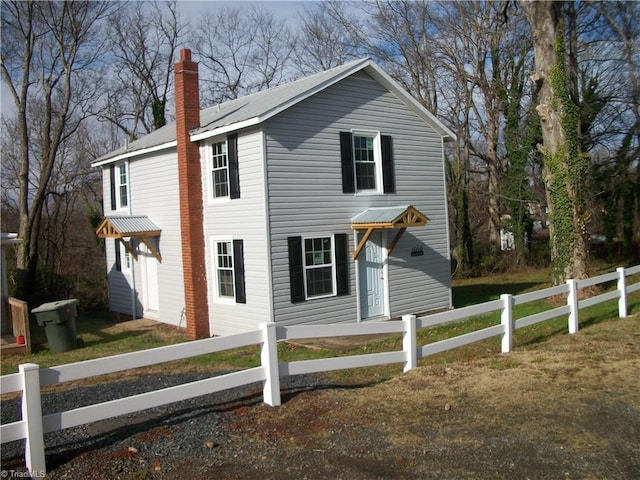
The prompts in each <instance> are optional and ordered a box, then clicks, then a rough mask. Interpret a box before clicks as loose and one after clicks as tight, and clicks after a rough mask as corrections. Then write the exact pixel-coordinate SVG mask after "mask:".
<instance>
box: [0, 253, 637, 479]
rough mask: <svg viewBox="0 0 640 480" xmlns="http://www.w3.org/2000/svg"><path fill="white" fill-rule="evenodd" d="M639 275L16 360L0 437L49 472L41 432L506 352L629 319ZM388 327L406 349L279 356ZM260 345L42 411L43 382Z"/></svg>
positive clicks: (5, 383) (5, 385)
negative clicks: (598, 315) (13, 411)
mask: <svg viewBox="0 0 640 480" xmlns="http://www.w3.org/2000/svg"><path fill="white" fill-rule="evenodd" d="M639 273H640V265H638V266H635V267H632V268H628V269H624V268H618V269H617V270H616V271H615V272H611V273H607V274H604V275H600V276H597V277H593V278H589V279H585V280H579V281H576V280H568V281H567V283H566V284H565V285H560V286H557V287H552V288H546V289H543V290H539V291H536V292H531V293H525V294H521V295H515V296H513V295H510V294H505V295H502V296H501V297H500V299H499V300H492V301H489V302H485V303H482V304H478V305H472V306H468V307H463V308H459V309H455V310H451V311H446V312H440V313H436V314H432V315H427V316H424V317H420V318H417V317H416V316H415V315H405V316H403V318H402V321H401V322H371V323H354V324H333V325H291V326H277V325H276V324H274V323H269V324H267V323H265V324H262V325H261V326H260V329H259V330H256V331H252V332H247V333H241V334H237V335H229V336H225V337H215V338H207V339H204V340H196V341H192V342H186V343H183V344H177V345H169V346H166V347H159V348H153V349H149V350H144V351H140V352H133V353H125V354H121V355H114V356H111V357H105V358H99V359H95V360H87V361H84V362H77V363H72V364H68V365H62V366H57V367H50V368H40V367H39V366H38V365H35V364H31V363H29V364H23V365H20V366H19V372H18V373H14V374H10V375H3V376H2V377H0V391H1V392H2V393H3V394H5V393H11V392H22V420H20V421H16V422H12V423H7V424H3V425H0V438H1V443H6V442H10V441H15V440H21V439H25V464H26V466H27V469H28V470H29V472H37V474H41V473H42V472H44V471H45V445H44V433H47V432H53V431H57V430H62V429H65V428H71V427H75V426H79V425H84V424H87V423H90V422H95V421H98V420H105V419H107V418H111V417H115V416H119V415H125V414H129V413H134V412H137V411H141V410H146V409H148V408H153V407H158V406H162V405H166V404H168V403H173V402H177V401H181V400H187V399H189V398H193V397H198V396H201V395H206V394H210V393H215V392H219V391H222V390H227V389H230V388H235V387H240V386H244V385H249V384H252V383H256V382H263V399H264V402H265V403H267V404H269V405H271V406H277V405H280V403H281V398H280V378H281V377H285V376H290V375H300V374H305V373H316V372H326V371H332V370H341V369H348V368H359V367H367V366H375V365H386V364H392V363H403V364H404V371H408V370H410V369H412V368H415V367H416V366H417V360H418V359H420V358H423V357H426V356H429V355H435V354H437V353H440V352H444V351H447V350H451V349H454V348H457V347H461V346H463V345H468V344H470V343H474V342H479V341H481V340H485V339H488V338H492V337H495V336H501V337H502V342H501V351H502V352H503V353H507V352H509V351H511V348H512V344H513V332H514V330H517V329H520V328H524V327H527V326H530V325H534V324H536V323H540V322H544V321H547V320H550V319H552V318H557V317H559V316H563V315H568V329H569V333H575V332H577V331H578V327H579V310H580V309H583V308H586V307H588V306H591V305H595V304H598V303H602V302H606V301H610V300H614V299H618V315H619V316H620V317H626V316H627V296H628V294H629V293H631V292H634V291H637V290H640V282H637V283H635V284H632V285H627V277H630V276H631V275H636V274H639ZM609 282H616V288H615V290H612V291H610V292H606V293H602V294H599V295H595V296H593V297H590V298H587V299H584V300H579V298H578V293H579V290H580V289H584V288H588V287H592V286H595V285H600V284H603V283H609ZM561 295H566V305H563V306H561V307H556V308H551V309H549V310H545V311H543V312H540V313H536V314H532V315H529V316H526V317H523V318H519V319H517V320H514V316H513V307H514V306H516V305H523V304H526V303H530V302H534V301H537V300H543V299H546V298H550V297H557V296H561ZM493 312H500V323H499V324H497V325H493V326H490V327H487V328H482V329H480V330H476V331H473V332H470V333H465V334H462V335H458V336H455V337H453V338H449V339H446V340H440V341H437V342H433V343H429V344H427V345H422V346H418V345H417V338H418V337H417V332H418V330H419V329H423V328H427V327H433V326H437V325H445V324H449V323H452V322H456V321H459V320H463V319H467V318H471V317H474V316H477V315H484V314H488V313H493ZM386 333H389V334H393V333H398V334H402V350H398V351H393V352H382V353H371V354H364V355H353V356H347V357H337V358H324V359H316V360H302V361H292V362H279V360H278V348H277V342H278V341H282V340H293V339H298V340H299V339H307V338H322V337H336V336H351V335H369V334H386ZM256 344H258V345H260V348H261V351H260V359H261V365H260V366H259V367H254V368H249V369H246V370H242V371H238V372H233V373H228V374H225V375H220V376H216V377H211V378H206V379H204V380H199V381H195V382H190V383H186V384H181V385H177V386H173V387H169V388H164V389H161V390H155V391H151V392H147V393H142V394H139V395H133V396H129V397H124V398H119V399H116V400H111V401H108V402H103V403H98V404H94V405H88V406H84V407H80V408H75V409H72V410H68V411H64V412H57V413H53V414H49V415H45V416H42V408H41V388H42V387H44V386H47V385H55V384H59V383H63V382H68V381H71V380H79V379H83V378H90V377H93V376H97V375H105V374H109V373H115V372H120V371H123V370H130V369H134V368H139V367H145V366H150V365H156V364H159V363H165V362H169V361H173V360H180V359H184V358H189V357H195V356H199V355H205V354H208V353H214V352H220V351H223V350H230V349H234V348H238V347H244V346H248V345H256Z"/></svg>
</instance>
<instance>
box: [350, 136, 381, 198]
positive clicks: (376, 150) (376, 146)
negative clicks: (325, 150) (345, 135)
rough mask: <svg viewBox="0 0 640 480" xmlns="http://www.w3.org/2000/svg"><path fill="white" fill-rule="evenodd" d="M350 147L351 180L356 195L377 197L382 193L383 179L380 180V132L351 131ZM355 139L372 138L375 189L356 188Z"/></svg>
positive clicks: (356, 161)
mask: <svg viewBox="0 0 640 480" xmlns="http://www.w3.org/2000/svg"><path fill="white" fill-rule="evenodd" d="M351 135H352V142H351V143H352V145H351V148H352V149H353V180H354V182H355V188H356V194H358V195H378V194H380V193H382V192H383V179H382V146H381V143H380V132H374V131H367V130H352V131H351ZM356 137H369V138H373V160H374V161H373V163H374V165H375V181H376V187H375V188H367V189H361V188H358V171H357V168H356V164H357V163H358V160H356Z"/></svg>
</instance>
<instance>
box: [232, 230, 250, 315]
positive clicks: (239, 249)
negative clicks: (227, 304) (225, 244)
mask: <svg viewBox="0 0 640 480" xmlns="http://www.w3.org/2000/svg"><path fill="white" fill-rule="evenodd" d="M233 274H234V277H235V287H236V303H247V294H246V290H245V286H244V248H243V244H242V240H234V241H233Z"/></svg>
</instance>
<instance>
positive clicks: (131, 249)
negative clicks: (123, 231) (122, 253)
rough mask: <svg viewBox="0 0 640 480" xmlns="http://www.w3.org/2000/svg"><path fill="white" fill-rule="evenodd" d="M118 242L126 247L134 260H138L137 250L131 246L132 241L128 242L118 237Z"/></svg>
mask: <svg viewBox="0 0 640 480" xmlns="http://www.w3.org/2000/svg"><path fill="white" fill-rule="evenodd" d="M116 238H117V240H119V241H120V243H122V245H124V249H125V250H126V251H127V252H129V254H130V255H131V256H132V257H133V259H134V260H138V255H137V254H136V251H135V249H134V248H133V247H132V246H131V240H129V241H128V242H127V241H126V240H125V239H124V238H122V237H116Z"/></svg>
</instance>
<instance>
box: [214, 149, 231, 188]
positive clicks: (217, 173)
mask: <svg viewBox="0 0 640 480" xmlns="http://www.w3.org/2000/svg"><path fill="white" fill-rule="evenodd" d="M211 193H212V194H213V198H222V197H228V196H229V162H228V158H227V142H226V141H224V142H219V143H214V144H213V145H212V146H211Z"/></svg>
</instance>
